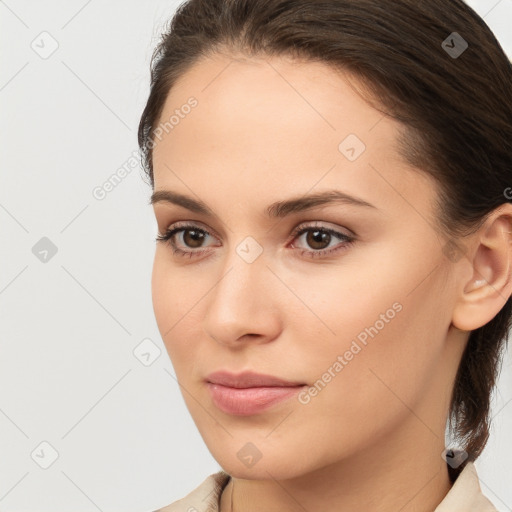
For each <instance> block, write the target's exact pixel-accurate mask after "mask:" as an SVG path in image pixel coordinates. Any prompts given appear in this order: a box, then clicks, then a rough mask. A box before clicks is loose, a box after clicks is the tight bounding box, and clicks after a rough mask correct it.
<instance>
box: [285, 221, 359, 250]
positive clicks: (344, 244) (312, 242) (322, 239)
mask: <svg viewBox="0 0 512 512" xmlns="http://www.w3.org/2000/svg"><path fill="white" fill-rule="evenodd" d="M304 234H307V236H306V237H305V239H304V240H305V242H306V244H307V245H309V247H312V248H313V249H314V250H308V249H300V253H301V255H306V256H307V257H310V258H318V257H321V256H326V255H328V254H331V253H334V252H338V251H341V250H344V249H346V248H348V246H350V245H352V244H353V243H354V242H355V240H356V238H355V237H354V236H352V235H346V234H344V233H341V232H339V231H336V230H334V229H331V228H327V227H325V226H322V225H320V224H313V225H309V226H304V225H301V226H299V227H298V228H297V229H296V230H295V231H294V233H293V236H294V239H295V238H299V237H301V236H302V235H304ZM336 239H338V240H339V241H340V242H338V244H335V245H334V246H331V247H330V248H329V245H330V243H331V242H332V241H336Z"/></svg>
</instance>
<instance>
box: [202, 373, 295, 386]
mask: <svg viewBox="0 0 512 512" xmlns="http://www.w3.org/2000/svg"><path fill="white" fill-rule="evenodd" d="M206 381H207V382H211V383H213V384H220V385H222V386H228V387H231V388H256V387H274V386H279V387H292V386H302V385H304V384H305V382H297V381H295V382H293V381H288V380H283V379H280V378H278V377H275V376H274V375H265V374H264V373H256V372H253V371H245V372H242V373H238V374H235V373H230V372H228V371H225V370H221V371H217V372H213V373H210V375H208V376H207V377H206Z"/></svg>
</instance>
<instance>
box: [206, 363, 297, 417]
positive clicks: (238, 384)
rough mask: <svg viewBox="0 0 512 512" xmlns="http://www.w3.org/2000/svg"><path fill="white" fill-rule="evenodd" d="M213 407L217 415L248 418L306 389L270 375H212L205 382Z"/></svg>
mask: <svg viewBox="0 0 512 512" xmlns="http://www.w3.org/2000/svg"><path fill="white" fill-rule="evenodd" d="M206 385H207V388H208V390H209V392H210V395H211V397H212V400H213V403H214V404H215V405H216V407H217V408H219V409H220V410H221V411H223V412H225V413H227V414H232V415H237V416H249V415H253V414H257V413H259V412H262V411H264V410H266V409H268V408H270V407H272V406H273V405H276V404H278V403H280V402H283V401H285V400H287V399H289V398H291V397H293V396H294V395H296V394H297V393H298V392H299V391H300V390H301V389H302V388H304V387H305V386H306V384H305V383H303V382H293V381H288V380H284V379H281V378H278V377H275V376H273V375H264V374H258V373H255V372H243V373H241V374H232V373H229V372H226V371H220V372H214V373H212V374H210V375H209V376H208V377H207V379H206Z"/></svg>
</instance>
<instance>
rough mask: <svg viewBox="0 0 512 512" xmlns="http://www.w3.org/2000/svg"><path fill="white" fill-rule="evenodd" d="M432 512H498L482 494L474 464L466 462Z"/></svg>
mask: <svg viewBox="0 0 512 512" xmlns="http://www.w3.org/2000/svg"><path fill="white" fill-rule="evenodd" d="M434 512H498V510H497V509H496V507H495V506H494V505H493V504H492V502H491V501H490V500H489V499H488V498H487V497H486V496H485V495H484V494H483V493H482V489H481V487H480V480H479V477H478V473H477V470H476V466H475V464H474V462H471V461H469V462H467V463H466V465H465V466H464V469H463V470H462V471H461V472H460V474H459V476H458V477H457V479H456V480H455V482H454V484H453V485H452V487H451V489H450V490H449V491H448V494H447V495H446V496H445V497H444V499H443V501H442V502H441V503H440V504H439V505H438V507H437V508H436V509H435V511H434Z"/></svg>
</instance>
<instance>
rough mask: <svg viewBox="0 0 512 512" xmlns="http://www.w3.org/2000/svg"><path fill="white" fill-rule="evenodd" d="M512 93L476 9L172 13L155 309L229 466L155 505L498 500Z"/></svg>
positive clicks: (342, 0) (285, 3) (362, 506)
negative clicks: (485, 462) (489, 445)
mask: <svg viewBox="0 0 512 512" xmlns="http://www.w3.org/2000/svg"><path fill="white" fill-rule="evenodd" d="M511 84H512V67H511V63H510V61H509V60H508V58H507V57H506V55H505V54H504V52H503V50H502V48H501V46H500V45H499V43H498V41H497V40H496V38H495V37H494V35H493V34H492V32H491V31H490V30H489V28H488V27H487V25H486V24H485V23H484V22H483V20H482V19H481V18H480V17H479V16H478V15H477V14H476V13H475V12H474V11H473V10H471V9H470V8H469V7H468V6H467V5H465V4H464V3H463V2H462V1H461V0H451V1H450V2H446V0H426V1H424V2H417V1H416V0H397V1H393V2H384V1H382V0H323V1H316V0H294V1H290V0H190V1H188V2H185V3H184V4H182V5H181V6H180V7H179V8H178V10H177V12H176V14H175V16H174V18H173V19H172V23H171V24H170V27H169V30H167V31H166V33H165V34H164V35H163V37H162V40H161V42H160V44H159V45H158V47H157V49H156V51H155V54H154V56H153V61H152V74H151V91H150V95H149V99H148V102H147V105H146V107H145V109H144V112H143V114H142V118H141V122H140V126H139V145H140V147H141V150H142V151H143V154H144V165H145V169H146V172H147V175H148V178H149V182H150V185H151V187H152V191H153V194H152V197H151V204H152V205H153V207H154V212H155V216H156V220H157V223H158V231H159V235H158V238H157V240H158V243H157V248H156V253H155V260H154V267H153V278H152V293H153V305H154V310H155V316H156V320H157V323H158V328H159V330H160V333H161V335H162V338H163V340H164V343H165V345H166V348H167V351H168V354H169V356H170V359H171V361H172V364H173V366H174V368H175V371H176V376H177V379H178V382H179V384H180V386H181V389H182V392H183V397H184V400H185V402H186V405H187V407H188V410H189V411H190V413H191V415H192V417H193V419H194V422H195V423H196V425H197V427H198V430H199V432H200V434H201V436H202V437H203V439H204V441H205V443H206V445H207V446H208V449H209V450H210V451H211V453H212V455H213V456H214V457H215V459H216V460H217V461H218V462H219V464H220V466H221V467H222V470H221V471H219V472H217V473H215V474H213V475H210V476H209V477H208V478H207V479H206V480H204V481H203V483H202V484H201V485H200V486H199V487H197V488H196V489H194V490H193V491H191V492H190V493H189V494H188V496H186V497H185V498H183V499H182V500H180V501H178V502H175V503H174V504H171V505H169V506H167V507H164V508H163V509H161V510H163V511H167V512H168V511H175V510H183V511H189V512H190V511H206V510H208V511H221V512H231V511H236V512H252V511H261V510H265V511H277V510H280V511H299V510H300V511H303V510H307V511H314V510H325V511H331V510H332V511H334V510H344V511H352V510H358V511H359V510H364V511H366V512H371V511H379V512H388V511H393V512H396V511H397V510H400V511H401V512H412V511H415V512H427V511H433V510H436V511H437V512H441V511H450V512H455V511H464V512H467V511H470V510H471V511H484V510H485V511H490V510H496V509H495V508H494V506H493V504H492V503H491V502H490V501H489V500H488V499H487V498H486V497H485V496H484V495H483V494H482V492H481V488H480V485H479V480H478V475H477V473H476V469H475V466H474V461H475V460H476V459H477V457H478V456H479V455H480V453H481V452H482V450H483V448H484V446H485V444H486V442H487V439H488V436H489V427H490V425H489V423H490V419H489V411H490V394H491V392H492V389H493V387H494V386H495V382H496V379H497V375H498V369H499V362H500V357H501V355H502V353H503V350H504V347H505V342H506V334H507V329H508V327H509V322H510V317H511V301H510V295H511V293H512V280H511V242H512V234H511V231H512V230H511V229H510V227H511V218H512V205H511V204H510V194H509V193H508V192H507V190H508V191H510V190H511V189H510V188H509V187H510V186H511V184H512V143H511V141H512V126H511V119H512V88H511ZM447 426H448V427H449V432H450V433H451V434H452V435H453V436H454V438H455V440H456V443H457V445H458V446H457V447H455V446H451V445H450V443H448V444H445V430H446V427H447ZM454 447H455V448H456V449H455V450H452V448H454Z"/></svg>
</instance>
